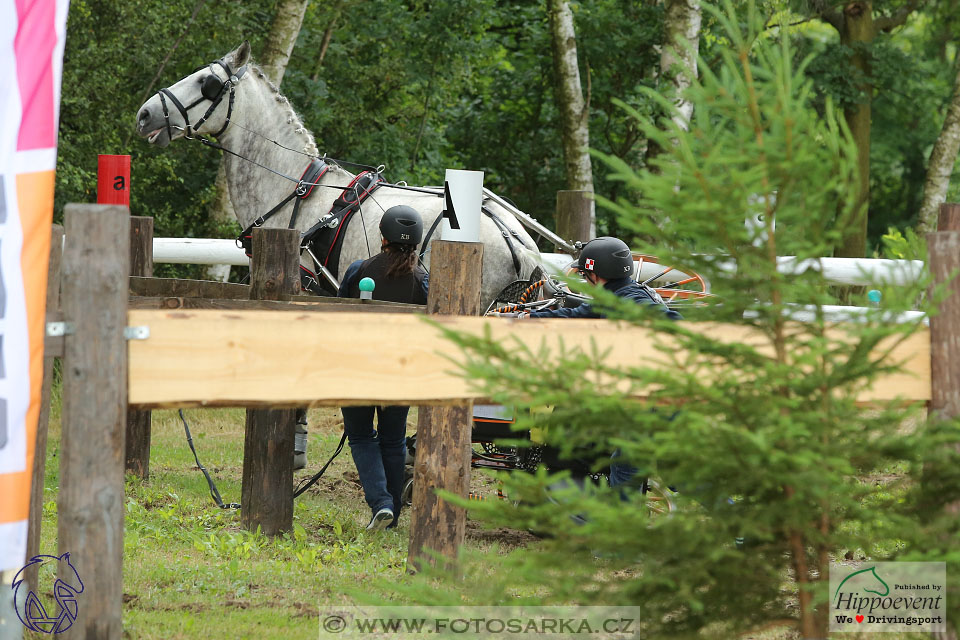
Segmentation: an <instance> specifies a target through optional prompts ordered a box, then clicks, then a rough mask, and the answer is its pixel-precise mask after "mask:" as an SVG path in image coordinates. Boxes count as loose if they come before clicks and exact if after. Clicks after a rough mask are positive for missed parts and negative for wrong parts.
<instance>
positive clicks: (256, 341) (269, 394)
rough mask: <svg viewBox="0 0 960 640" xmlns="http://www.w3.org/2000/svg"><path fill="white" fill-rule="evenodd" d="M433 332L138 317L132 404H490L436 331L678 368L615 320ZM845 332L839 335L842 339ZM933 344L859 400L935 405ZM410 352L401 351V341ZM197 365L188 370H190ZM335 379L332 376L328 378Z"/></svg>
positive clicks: (283, 320) (454, 325)
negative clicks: (141, 333) (140, 329)
mask: <svg viewBox="0 0 960 640" xmlns="http://www.w3.org/2000/svg"><path fill="white" fill-rule="evenodd" d="M432 320H433V322H434V323H435V324H432V323H430V322H427V321H426V320H425V319H424V318H422V317H420V316H418V315H413V314H395V315H390V316H383V315H379V314H368V313H324V312H317V313H310V314H296V315H291V314H290V313H287V312H280V311H245V312H223V311H213V310H197V311H190V312H166V311H146V310H132V311H130V312H129V320H128V322H129V324H131V325H146V326H149V327H150V339H149V340H145V341H135V342H131V343H130V345H129V351H130V387H129V398H130V404H131V405H133V406H137V407H184V406H208V407H214V406H220V407H231V406H232V407H243V406H245V407H250V406H255V407H267V406H281V407H282V406H287V407H294V406H300V405H311V406H319V405H327V406H335V405H343V404H371V403H373V404H411V405H417V404H440V405H444V404H456V403H458V402H461V401H463V400H466V399H476V398H482V394H481V392H480V391H479V390H478V389H477V388H476V387H475V386H474V385H472V384H471V382H470V381H468V380H465V379H463V378H462V377H460V376H459V375H457V373H456V363H459V362H463V360H464V356H463V354H462V353H461V352H460V350H459V349H458V348H457V347H456V346H455V345H454V344H453V343H451V342H450V341H449V340H447V339H445V338H444V337H443V336H442V335H441V332H440V329H439V328H438V327H444V328H448V329H453V330H456V331H460V332H464V333H470V334H474V335H481V334H482V333H483V332H484V331H485V330H489V331H490V333H491V335H492V336H493V338H494V339H495V340H499V341H502V342H503V343H504V344H509V343H510V341H513V340H516V341H517V342H518V343H520V344H525V345H527V346H528V347H530V348H531V349H533V350H534V351H536V350H537V348H538V346H539V345H541V344H545V345H546V346H548V347H550V348H551V349H552V350H553V353H552V355H551V356H549V357H548V358H546V360H545V361H544V365H545V366H546V365H549V364H551V363H553V362H554V361H556V360H557V357H558V355H557V354H558V351H559V349H560V347H561V344H562V345H564V346H565V348H566V350H567V351H572V350H582V351H587V352H590V350H591V349H592V348H593V345H594V344H595V345H596V348H597V349H598V350H599V351H601V352H603V351H608V350H609V355H608V356H607V359H606V363H607V364H608V365H609V366H613V367H630V366H636V365H637V363H644V364H647V365H656V364H658V363H659V364H661V365H663V366H665V367H666V366H672V364H671V363H669V362H667V361H666V358H665V357H664V356H663V354H661V353H660V352H659V351H658V350H657V344H658V343H659V342H662V341H664V340H665V338H664V337H663V336H662V335H661V334H654V333H651V332H649V331H647V330H645V329H642V328H639V327H635V326H631V325H626V324H621V323H615V322H613V321H609V320H537V319H528V320H519V321H518V320H511V319H508V318H471V317H463V316H440V317H434V318H432ZM694 327H695V328H696V330H697V331H702V332H704V333H708V334H709V335H711V336H714V337H719V338H721V339H723V340H726V341H729V342H735V343H741V344H757V345H762V344H764V342H765V340H764V337H763V336H761V335H760V334H759V333H758V332H754V331H752V330H750V329H748V328H744V327H741V326H735V325H716V324H707V323H704V324H697V325H694ZM843 335H845V334H844V332H843V331H842V330H841V329H837V330H836V332H835V338H836V339H837V340H842V339H843ZM929 342H930V337H929V332H928V331H926V330H919V331H918V332H917V333H916V334H914V335H913V336H911V337H910V338H909V339H908V340H907V341H905V342H903V343H902V344H900V346H899V347H897V349H896V351H895V352H894V357H895V358H896V359H898V360H903V361H904V363H905V368H904V371H903V372H902V373H897V374H892V375H887V376H883V377H880V378H878V379H877V380H876V382H875V383H874V385H873V386H872V387H871V389H869V390H867V391H864V392H863V393H862V394H861V396H860V398H859V400H860V401H861V402H863V403H870V402H873V401H876V400H880V399H885V398H895V397H900V398H903V399H904V400H905V401H908V402H927V401H928V400H929V399H930V346H929ZM398 344H402V345H403V347H402V348H398V347H397V345H398ZM185 362H189V363H190V366H189V367H186V366H184V363H185ZM319 372H325V374H324V375H318V373H319Z"/></svg>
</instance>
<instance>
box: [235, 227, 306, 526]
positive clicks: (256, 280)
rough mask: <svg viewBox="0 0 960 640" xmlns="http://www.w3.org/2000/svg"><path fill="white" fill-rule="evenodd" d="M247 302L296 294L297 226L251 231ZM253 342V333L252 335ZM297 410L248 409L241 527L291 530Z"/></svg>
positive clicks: (298, 268)
mask: <svg viewBox="0 0 960 640" xmlns="http://www.w3.org/2000/svg"><path fill="white" fill-rule="evenodd" d="M252 241H253V266H252V267H251V269H250V285H251V286H250V299H251V300H289V299H290V297H291V296H293V295H296V294H298V293H300V250H299V249H300V235H299V232H298V231H297V230H296V229H264V228H259V229H254V230H253V238H252ZM250 339H251V340H256V339H257V336H250ZM296 415H297V412H296V409H248V410H247V423H246V435H245V436H244V441H243V484H242V487H241V491H240V496H241V497H240V504H241V505H242V506H241V517H240V520H241V523H242V525H243V526H244V528H246V529H248V530H250V531H256V530H257V527H259V528H260V530H261V531H262V532H263V533H265V534H267V535H270V536H272V535H276V534H278V533H281V532H283V531H290V530H291V529H292V528H293V433H294V429H295V427H296V421H297V418H296Z"/></svg>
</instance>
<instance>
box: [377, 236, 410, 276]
mask: <svg viewBox="0 0 960 640" xmlns="http://www.w3.org/2000/svg"><path fill="white" fill-rule="evenodd" d="M383 251H384V253H386V254H387V273H386V276H387V277H388V278H401V277H403V276H407V275H410V274H411V273H413V269H414V267H416V266H417V247H416V245H412V244H400V243H397V242H391V243H390V244H388V245H387V246H386V247H384V249H383Z"/></svg>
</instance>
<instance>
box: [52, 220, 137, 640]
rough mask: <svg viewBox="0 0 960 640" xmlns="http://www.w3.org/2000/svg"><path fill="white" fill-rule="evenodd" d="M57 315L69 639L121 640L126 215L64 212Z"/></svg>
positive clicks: (61, 524)
mask: <svg viewBox="0 0 960 640" xmlns="http://www.w3.org/2000/svg"><path fill="white" fill-rule="evenodd" d="M65 220H66V225H65V226H66V235H67V237H69V238H70V242H69V243H68V244H67V246H66V249H65V251H64V256H63V299H62V300H63V311H64V315H65V316H66V317H67V318H68V319H69V320H70V321H71V322H73V323H74V324H75V325H76V333H75V334H74V335H71V336H69V338H68V339H67V340H66V344H65V349H66V351H65V353H64V363H63V364H64V366H63V371H64V374H63V420H62V422H63V433H62V439H61V444H60V495H59V500H58V505H57V511H58V542H59V552H60V553H61V554H63V553H67V552H69V553H70V560H71V563H72V564H73V566H74V567H75V568H76V570H77V572H78V573H79V574H80V575H81V576H83V583H84V594H83V602H82V603H81V605H80V606H79V607H78V611H77V619H76V621H75V622H74V623H73V626H71V627H70V628H69V629H68V630H67V631H66V632H65V633H64V634H63V635H64V637H66V638H117V639H119V638H120V637H121V635H122V631H123V629H122V623H121V609H122V601H123V598H122V596H123V570H122V569H123V515H124V508H123V507H124V496H123V460H124V437H125V432H126V421H127V413H126V410H127V358H126V357H125V354H126V344H125V340H124V337H123V329H124V327H125V325H126V319H127V314H126V311H127V309H126V306H127V286H126V285H127V277H128V276H129V271H130V267H129V262H130V253H129V250H128V246H127V245H128V243H129V241H130V220H129V212H128V211H127V208H126V207H123V206H116V205H93V204H68V205H67V206H66V208H65Z"/></svg>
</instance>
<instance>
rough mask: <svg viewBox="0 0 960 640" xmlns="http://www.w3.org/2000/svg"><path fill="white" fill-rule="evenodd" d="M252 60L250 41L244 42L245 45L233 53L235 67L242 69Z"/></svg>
mask: <svg viewBox="0 0 960 640" xmlns="http://www.w3.org/2000/svg"><path fill="white" fill-rule="evenodd" d="M249 60H250V41H249V40H244V41H243V44H241V45H240V46H239V47H237V48H236V50H234V52H233V66H234V67H238V68H239V67H242V66H243V65H245V64H247V61H249Z"/></svg>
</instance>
